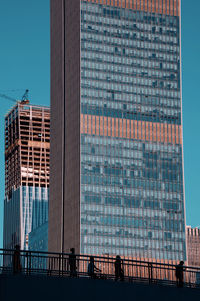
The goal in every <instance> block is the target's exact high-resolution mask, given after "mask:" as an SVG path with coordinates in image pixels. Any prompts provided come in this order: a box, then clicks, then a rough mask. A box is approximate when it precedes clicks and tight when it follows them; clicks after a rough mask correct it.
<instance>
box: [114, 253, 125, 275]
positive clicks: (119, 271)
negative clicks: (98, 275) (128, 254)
mask: <svg viewBox="0 0 200 301" xmlns="http://www.w3.org/2000/svg"><path fill="white" fill-rule="evenodd" d="M118 279H120V280H121V281H123V280H124V271H123V269H122V260H121V257H120V256H119V255H117V256H116V260H115V281H117V280H118Z"/></svg>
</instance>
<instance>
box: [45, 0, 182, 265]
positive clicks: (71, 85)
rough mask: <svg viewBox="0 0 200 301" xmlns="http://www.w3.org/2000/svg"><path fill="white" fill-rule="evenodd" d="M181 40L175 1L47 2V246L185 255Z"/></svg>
mask: <svg viewBox="0 0 200 301" xmlns="http://www.w3.org/2000/svg"><path fill="white" fill-rule="evenodd" d="M180 36H181V35H180V1H179V0H155V1H154V0H152V1H151V0H146V1H145V0H137V1H136V0H135V1H134V0H126V1H125V0H124V1H123V0H122V1H120V0H107V1H106V0H96V1H95V0H93V1H92V0H91V1H89V0H84V1H80V0H77V1H76V0H75V1H74V0H73V1H67V0H65V1H64V0H60V1H57V0H52V1H51V49H52V56H51V66H52V69H51V70H52V74H51V76H52V77H51V83H52V99H51V109H52V116H53V118H52V148H51V168H52V169H51V170H52V182H51V187H50V190H51V189H52V190H51V194H50V218H49V223H50V228H49V247H50V251H51V250H54V251H59V250H61V251H69V248H70V247H73V246H75V247H76V249H78V250H79V251H80V252H81V253H88V254H110V255H114V254H119V255H124V256H135V257H145V258H156V259H167V260H179V259H186V244H185V205H184V179H183V143H182V113H181V105H182V104H181V101H182V100H181V63H180V59H181V58H180V55H181V50H180V42H181V41H180ZM59 164H60V166H59ZM50 181H51V180H50ZM55 229H56V231H55V232H53V231H54V230H55ZM55 236H56V237H55Z"/></svg>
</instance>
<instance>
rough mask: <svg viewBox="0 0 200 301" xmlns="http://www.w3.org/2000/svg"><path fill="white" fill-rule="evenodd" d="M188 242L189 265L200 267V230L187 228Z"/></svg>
mask: <svg viewBox="0 0 200 301" xmlns="http://www.w3.org/2000/svg"><path fill="white" fill-rule="evenodd" d="M186 240H187V255H188V265H189V266H196V267H200V228H192V227H191V226H187V229H186Z"/></svg>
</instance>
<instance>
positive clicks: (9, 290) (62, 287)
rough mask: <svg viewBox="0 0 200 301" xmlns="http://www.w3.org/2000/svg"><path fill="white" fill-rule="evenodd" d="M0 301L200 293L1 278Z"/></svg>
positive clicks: (173, 298)
mask: <svg viewBox="0 0 200 301" xmlns="http://www.w3.org/2000/svg"><path fill="white" fill-rule="evenodd" d="M0 300H1V301H13V300H20V301H27V300H29V301H32V300H34V301H35V300H37V301H40V300H41V301H44V300H45V301H46V300H49V301H51V300H52V301H55V300H59V301H60V300H65V301H67V300H73V301H80V300H81V301H84V300H85V301H102V300H111V301H112V300H115V301H118V300H119V301H122V300H135V301H136V300H140V301H147V300H153V301H160V300H162V301H177V300H181V301H186V300H192V301H196V300H198V301H199V300H200V289H199V290H197V289H189V288H176V287H166V286H158V285H148V284H147V285H144V284H134V283H133V284H132V283H123V282H114V281H111V280H110V281H108V280H90V279H71V278H53V277H49V278H48V277H38V276H37V277H33V276H32V277H30V276H29V277H23V276H1V275H0Z"/></svg>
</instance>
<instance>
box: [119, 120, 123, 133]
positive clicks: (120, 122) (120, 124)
mask: <svg viewBox="0 0 200 301" xmlns="http://www.w3.org/2000/svg"><path fill="white" fill-rule="evenodd" d="M122 127H123V124H122V119H119V137H123V135H122Z"/></svg>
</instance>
